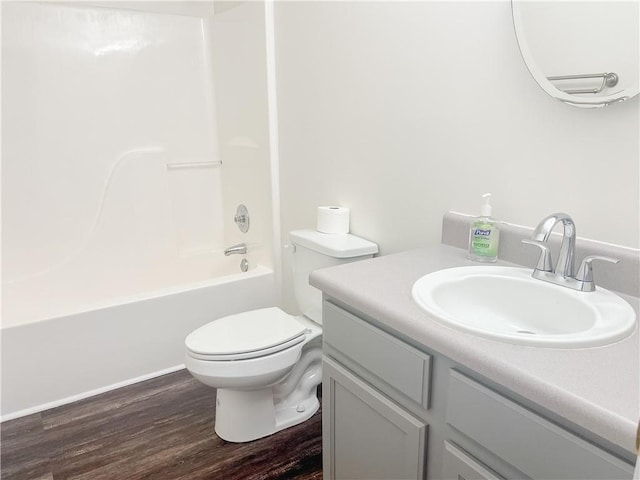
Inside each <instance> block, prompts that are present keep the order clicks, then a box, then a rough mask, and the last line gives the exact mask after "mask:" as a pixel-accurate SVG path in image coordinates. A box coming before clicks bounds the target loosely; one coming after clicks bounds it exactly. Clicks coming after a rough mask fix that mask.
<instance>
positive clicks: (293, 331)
mask: <svg viewBox="0 0 640 480" xmlns="http://www.w3.org/2000/svg"><path fill="white" fill-rule="evenodd" d="M306 333H307V328H306V327H305V325H303V324H302V323H301V322H299V321H297V320H296V319H295V318H294V317H292V316H291V315H289V314H287V313H285V312H283V311H282V310H280V309H279V308H277V307H270V308H261V309H258V310H251V311H248V312H243V313H239V314H236V315H229V316H227V317H223V318H220V319H218V320H214V321H212V322H210V323H208V324H206V325H203V326H202V327H200V328H198V329H197V330H195V331H193V332H192V333H191V334H190V335H189V336H188V337H187V338H186V340H185V345H186V348H187V353H188V355H189V356H191V357H193V358H197V359H200V360H210V361H230V360H246V359H252V358H257V357H262V356H265V355H271V354H274V353H277V352H280V351H282V350H285V349H288V348H290V347H292V346H294V345H297V344H299V343H302V342H303V341H304V340H305V337H306V335H305V334H306Z"/></svg>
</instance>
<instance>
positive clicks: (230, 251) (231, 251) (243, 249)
mask: <svg viewBox="0 0 640 480" xmlns="http://www.w3.org/2000/svg"><path fill="white" fill-rule="evenodd" d="M245 253H247V245H246V244H245V243H238V244H237V245H233V246H231V247H229V248H227V249H226V250H225V251H224V254H225V255H226V256H227V257H228V256H229V255H244V254H245Z"/></svg>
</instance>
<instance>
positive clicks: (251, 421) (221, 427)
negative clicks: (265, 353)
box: [215, 388, 320, 443]
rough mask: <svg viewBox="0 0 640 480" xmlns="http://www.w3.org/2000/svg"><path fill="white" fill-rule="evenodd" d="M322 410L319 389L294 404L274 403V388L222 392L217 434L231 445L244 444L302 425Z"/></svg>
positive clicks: (218, 392)
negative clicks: (318, 394)
mask: <svg viewBox="0 0 640 480" xmlns="http://www.w3.org/2000/svg"><path fill="white" fill-rule="evenodd" d="M318 408H320V402H319V401H318V397H317V396H316V393H315V389H314V390H313V392H312V394H311V395H309V396H307V397H306V398H303V399H300V398H298V399H296V401H295V402H293V403H290V402H289V403H279V404H278V403H274V395H273V389H272V388H264V389H262V390H251V391H246V390H243V391H238V390H229V389H223V388H221V389H218V391H217V398H216V420H215V431H216V433H217V434H218V436H219V437H220V438H222V439H223V440H226V441H228V442H234V443H242V442H250V441H251V440H257V439H258V438H262V437H266V436H269V435H272V434H274V433H276V432H279V431H280V430H284V429H285V428H288V427H292V426H294V425H297V424H299V423H302V422H304V421H306V420H308V419H309V418H311V417H312V416H313V414H314V413H316V412H317V411H318Z"/></svg>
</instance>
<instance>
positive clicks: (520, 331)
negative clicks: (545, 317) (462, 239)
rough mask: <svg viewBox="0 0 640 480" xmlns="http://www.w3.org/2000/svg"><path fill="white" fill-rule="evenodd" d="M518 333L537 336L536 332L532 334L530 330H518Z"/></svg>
mask: <svg viewBox="0 0 640 480" xmlns="http://www.w3.org/2000/svg"><path fill="white" fill-rule="evenodd" d="M516 333H526V334H527V335H535V334H536V332H531V331H529V330H516Z"/></svg>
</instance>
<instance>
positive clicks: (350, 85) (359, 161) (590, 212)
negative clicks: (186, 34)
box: [275, 1, 639, 310]
mask: <svg viewBox="0 0 640 480" xmlns="http://www.w3.org/2000/svg"><path fill="white" fill-rule="evenodd" d="M275 28H276V61H277V81H278V109H279V130H280V165H281V172H280V179H281V188H282V190H281V199H282V232H283V235H284V236H285V238H286V232H287V231H289V230H291V229H294V228H301V227H308V228H313V227H314V225H315V207H316V206H317V205H322V204H340V205H344V206H348V207H351V211H352V213H351V231H352V232H353V233H355V234H358V235H361V236H363V237H366V238H368V239H370V240H373V241H375V242H377V243H378V244H379V245H380V247H381V253H382V254H389V253H393V252H397V251H401V250H405V249H409V248H413V247H419V246H421V245H427V244H433V243H436V242H438V241H439V236H440V224H441V219H442V215H443V213H444V212H445V211H447V210H454V211H459V212H463V213H471V214H476V213H479V206H480V195H481V194H482V193H485V192H492V193H493V195H494V201H493V205H494V214H495V216H496V217H497V218H499V219H501V220H504V221H508V222H511V223H516V224H521V225H527V226H535V225H536V224H537V222H538V221H539V220H540V219H542V218H543V217H544V216H545V215H547V214H549V213H552V212H555V211H565V212H567V213H569V214H571V215H572V216H573V217H574V219H575V221H576V224H577V230H578V235H579V236H582V237H587V238H592V239H596V240H601V241H605V242H611V243H615V244H620V245H625V246H630V247H635V248H637V247H638V246H639V212H638V209H639V167H638V158H639V133H638V132H639V122H638V98H635V99H633V100H631V101H628V102H626V103H625V104H618V105H614V106H612V107H609V108H604V109H598V110H582V109H578V108H573V107H570V106H567V105H564V104H562V103H561V102H559V101H557V100H554V99H552V98H550V97H548V96H547V95H546V94H545V93H544V92H543V91H542V90H541V89H540V87H538V85H537V84H536V83H535V82H534V81H533V79H532V78H531V77H530V75H529V73H528V71H527V69H526V67H525V65H524V63H523V61H522V59H521V57H520V53H519V51H518V47H517V44H516V40H515V36H514V32H513V27H512V20H511V10H510V4H509V2H507V1H500V2H464V3H463V2H435V1H429V2H407V3H400V2H371V3H365V2H300V3H297V2H278V3H276V6H275ZM284 263H285V268H284V272H285V291H290V285H288V282H289V278H288V277H287V276H286V272H287V268H288V262H287V257H286V255H285V262H284ZM285 303H286V306H287V308H288V309H290V310H293V309H294V307H293V304H292V302H291V299H289V301H288V302H285Z"/></svg>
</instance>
